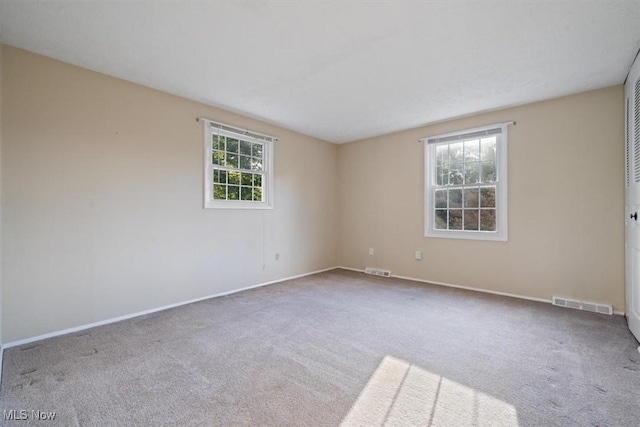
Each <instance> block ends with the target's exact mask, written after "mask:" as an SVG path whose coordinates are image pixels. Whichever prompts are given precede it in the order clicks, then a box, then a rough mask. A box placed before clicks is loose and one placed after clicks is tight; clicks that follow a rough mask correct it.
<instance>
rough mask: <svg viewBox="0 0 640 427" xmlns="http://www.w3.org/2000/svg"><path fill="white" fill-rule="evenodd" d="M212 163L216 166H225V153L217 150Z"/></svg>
mask: <svg viewBox="0 0 640 427" xmlns="http://www.w3.org/2000/svg"><path fill="white" fill-rule="evenodd" d="M211 163H213V164H214V165H220V166H225V163H224V152H223V151H217V150H215V151H214V152H213V156H212V159H211Z"/></svg>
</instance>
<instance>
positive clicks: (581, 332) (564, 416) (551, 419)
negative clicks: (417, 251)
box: [0, 270, 640, 426]
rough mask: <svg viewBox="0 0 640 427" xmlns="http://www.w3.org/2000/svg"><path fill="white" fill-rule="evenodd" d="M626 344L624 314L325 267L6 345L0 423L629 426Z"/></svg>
mask: <svg viewBox="0 0 640 427" xmlns="http://www.w3.org/2000/svg"><path fill="white" fill-rule="evenodd" d="M637 345H638V343H637V342H636V341H635V340H634V339H633V337H632V336H631V334H630V333H629V332H628V330H627V328H626V325H625V320H624V318H623V317H621V316H605V315H598V314H592V313H587V312H580V311H575V310H569V309H563V308H558V307H553V306H551V305H549V304H543V303H535V302H529V301H522V300H517V299H510V298H506V297H498V296H492V295H487V294H480V293H474V292H468V291H462V290H456V289H449V288H443V287H438V286H431V285H425V284H419V283H413V282H410V281H405V280H398V279H383V278H376V277H372V276H367V275H364V274H360V273H355V272H349V271H344V270H334V271H331V272H327V273H322V274H318V275H315V276H310V277H307V278H303V279H298V280H293V281H289V282H285V283H280V284H275V285H271V286H268V287H264V288H260V289H255V290H251V291H246V292H242V293H238V294H235V295H231V296H227V297H222V298H216V299H212V300H208V301H204V302H200V303H195V304H191V305H188V306H183V307H178V308H175V309H171V310H167V311H163V312H161V313H156V314H152V315H148V316H145V317H141V318H137V319H132V320H128V321H124V322H120V323H116V324H112V325H107V326H103V327H99V328H94V329H91V330H87V331H83V332H80V333H75V334H70V335H67V336H63V337H58V338H52V339H49V340H44V341H41V342H37V343H33V344H29V345H25V346H22V347H16V348H11V349H8V350H7V351H6V352H5V355H4V375H3V378H2V389H1V392H0V394H1V399H2V405H1V406H2V410H3V411H9V410H12V409H13V410H16V411H18V412H16V413H15V414H16V415H17V416H18V417H19V416H20V412H19V411H20V410H25V411H26V414H27V418H28V419H27V420H25V421H6V420H5V421H4V423H3V425H8V426H11V425H19V426H25V425H47V426H52V425H64V426H74V425H81V426H99V425H100V426H101V425H104V426H111V425H113V426H130V425H148V426H160V425H181V426H182V425H185V426H202V425H272V426H282V425H291V426H303V425H319V426H324V425H329V426H333V425H340V424H343V425H366V426H373V425H412V424H413V425H442V426H446V425H449V426H466V425H469V426H471V425H478V426H498V425H503V426H556V425H557V426H588V425H594V426H638V425H640V354H639V353H638V352H637V350H636V347H637ZM32 410H34V411H38V410H39V411H44V412H55V413H56V414H55V418H54V420H53V421H41V422H37V421H35V420H34V418H33V416H34V414H33V413H32V412H31V411H32ZM7 413H8V412H5V413H4V414H5V415H6V414H7Z"/></svg>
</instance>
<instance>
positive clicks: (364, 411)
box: [341, 356, 518, 427]
mask: <svg viewBox="0 0 640 427" xmlns="http://www.w3.org/2000/svg"><path fill="white" fill-rule="evenodd" d="M341 425H342V426H345V427H347V426H383V425H384V426H393V425H426V426H452V425H459V426H463V425H464V426H505V427H517V426H518V416H517V413H516V409H515V407H514V406H513V405H510V404H508V403H506V402H503V401H501V400H499V399H496V398H495V397H493V396H490V395H487V394H486V393H483V392H481V391H478V390H475V389H473V388H470V387H467V386H464V385H462V384H460V383H457V382H455V381H452V380H450V379H447V378H445V377H442V376H440V375H437V374H434V373H432V372H429V371H428V370H426V369H423V368H421V367H419V366H416V365H412V364H410V363H409V362H406V361H404V360H401V359H398V358H395V357H393V356H385V358H384V359H383V360H382V362H381V363H380V365H379V366H378V368H377V369H376V371H375V372H374V373H373V375H372V376H371V378H370V379H369V382H368V383H367V385H366V386H365V388H364V389H363V390H362V392H361V393H360V395H359V396H358V399H357V400H356V402H355V403H354V404H353V406H352V407H351V409H350V410H349V413H348V414H347V416H346V417H345V418H344V420H343V421H342V424H341Z"/></svg>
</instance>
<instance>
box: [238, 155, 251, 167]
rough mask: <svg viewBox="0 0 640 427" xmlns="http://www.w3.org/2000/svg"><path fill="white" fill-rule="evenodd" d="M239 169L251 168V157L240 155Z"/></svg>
mask: <svg viewBox="0 0 640 427" xmlns="http://www.w3.org/2000/svg"><path fill="white" fill-rule="evenodd" d="M240 169H251V157H248V156H240Z"/></svg>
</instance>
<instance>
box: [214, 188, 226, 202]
mask: <svg viewBox="0 0 640 427" xmlns="http://www.w3.org/2000/svg"><path fill="white" fill-rule="evenodd" d="M213 198H214V199H216V200H225V199H226V198H227V186H226V185H218V184H216V185H214V186H213Z"/></svg>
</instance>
